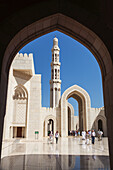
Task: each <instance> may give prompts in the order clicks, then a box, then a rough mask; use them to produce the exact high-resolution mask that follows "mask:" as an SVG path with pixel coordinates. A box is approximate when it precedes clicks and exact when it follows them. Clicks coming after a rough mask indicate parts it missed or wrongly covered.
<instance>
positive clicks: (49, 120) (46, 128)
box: [43, 115, 58, 137]
mask: <svg viewBox="0 0 113 170" xmlns="http://www.w3.org/2000/svg"><path fill="white" fill-rule="evenodd" d="M56 129H58V124H57V120H56V117H55V116H53V115H49V116H47V117H46V118H45V120H44V124H43V136H44V137H47V136H49V134H50V133H51V131H52V133H53V135H54V134H55V132H56Z"/></svg>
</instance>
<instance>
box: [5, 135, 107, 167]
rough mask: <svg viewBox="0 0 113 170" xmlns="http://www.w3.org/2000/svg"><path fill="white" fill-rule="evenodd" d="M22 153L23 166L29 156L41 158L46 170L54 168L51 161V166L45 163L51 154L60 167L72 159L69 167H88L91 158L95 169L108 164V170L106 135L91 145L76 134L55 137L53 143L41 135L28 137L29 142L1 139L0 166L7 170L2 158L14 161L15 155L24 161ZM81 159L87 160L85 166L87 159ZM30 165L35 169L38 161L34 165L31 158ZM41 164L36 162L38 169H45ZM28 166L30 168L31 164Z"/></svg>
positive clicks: (90, 164)
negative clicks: (35, 138) (36, 137)
mask: <svg viewBox="0 0 113 170" xmlns="http://www.w3.org/2000/svg"><path fill="white" fill-rule="evenodd" d="M31 155H32V156H31ZM22 156H23V157H22ZM24 156H26V160H27V163H25V162H24V163H25V165H24V166H26V167H28V162H29V161H30V160H31V159H33V161H34V160H35V159H36V160H40V162H42V161H41V160H42V159H43V161H44V160H45V162H46V165H47V166H46V167H48V168H49V169H57V168H58V167H57V166H56V163H55V164H54V165H52V163H51V165H52V166H53V167H54V168H51V167H49V166H50V165H49V164H48V161H49V160H50V157H51V159H54V156H55V162H60V163H59V164H60V167H61V169H69V164H70V162H72V160H74V164H73V167H76V166H78V169H81V167H82V169H85V167H86V169H90V168H91V166H92V164H93V163H94V162H95V160H96V161H97V163H96V164H94V166H96V168H105V166H107V164H108V166H107V168H108V169H109V151H108V139H107V138H103V139H102V141H98V140H97V139H96V140H95V144H94V145H92V144H91V141H90V144H88V145H87V144H86V143H85V141H84V140H82V139H81V138H78V137H77V138H75V137H68V138H59V141H58V144H56V141H55V139H54V141H53V143H50V142H48V138H43V139H42V140H40V139H39V140H32V141H28V140H25V139H13V140H11V141H4V142H3V146H2V167H3V168H4V169H6V170H7V169H8V168H9V164H8V165H7V168H5V167H6V164H4V162H5V158H8V159H9V158H11V159H10V160H9V162H10V161H12V159H16V160H17V158H18V159H20V158H21V159H22V160H23V159H24V160H25V157H24ZM56 158H58V159H56ZM28 159H29V161H28ZM48 159H49V160H48ZM77 159H78V160H79V164H78V163H77ZM85 159H86V160H87V161H88V164H87V165H86V162H87V161H85V164H84V163H83V162H84V161H83V160H85ZM106 160H107V162H106ZM33 161H32V162H33ZM69 161H70V162H69ZM14 162H15V161H13V163H14ZM21 162H22V161H21ZM75 162H76V163H75ZM100 162H101V163H100ZM104 163H105V165H104ZM34 164H35V166H36V169H40V168H39V165H40V163H39V164H38V162H37V161H35V162H34ZM43 164H44V163H43ZM43 164H41V165H40V166H42V168H41V169H45V168H44V167H43ZM64 164H65V166H64ZM16 165H17V164H16ZM16 165H15V166H16ZM75 165H76V166H75ZM15 166H13V165H12V167H13V168H12V169H11V168H9V169H11V170H13V169H14V168H15ZM32 166H33V167H34V165H32ZM30 167H31V165H30ZM94 168H95V167H94ZM9 169H8V170H9ZM16 169H17V167H16ZM28 169H29V168H28ZM32 169H33V168H31V170H32ZM92 169H93V168H92ZM19 170H21V168H19ZM29 170H30V169H29Z"/></svg>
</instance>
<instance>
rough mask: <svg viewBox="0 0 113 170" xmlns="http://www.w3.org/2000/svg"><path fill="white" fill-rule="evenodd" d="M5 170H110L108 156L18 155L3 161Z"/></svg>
mask: <svg viewBox="0 0 113 170" xmlns="http://www.w3.org/2000/svg"><path fill="white" fill-rule="evenodd" d="M1 165H2V167H3V170H66V169H67V170H72V169H87V170H88V169H89V170H93V169H106V170H108V169H110V168H109V157H108V156H89V155H87V156H85V155H82V156H74V155H17V156H10V157H5V158H3V159H2V161H1Z"/></svg>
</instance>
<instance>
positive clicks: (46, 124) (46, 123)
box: [45, 120, 48, 137]
mask: <svg viewBox="0 0 113 170" xmlns="http://www.w3.org/2000/svg"><path fill="white" fill-rule="evenodd" d="M47 126H48V121H47V120H46V121H45V137H46V136H48V134H47Z"/></svg>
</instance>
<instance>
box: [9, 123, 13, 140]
mask: <svg viewBox="0 0 113 170" xmlns="http://www.w3.org/2000/svg"><path fill="white" fill-rule="evenodd" d="M10 133H11V135H10V137H11V138H13V126H11V132H10Z"/></svg>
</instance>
